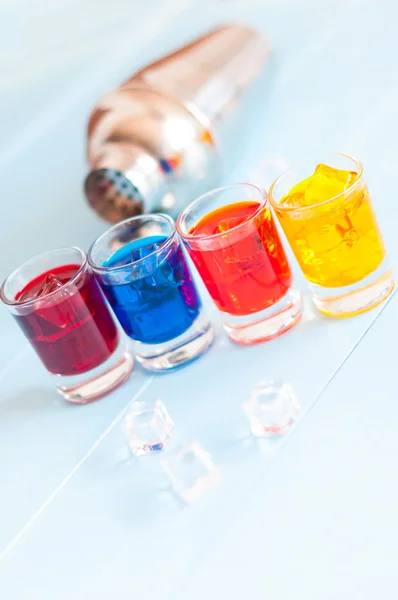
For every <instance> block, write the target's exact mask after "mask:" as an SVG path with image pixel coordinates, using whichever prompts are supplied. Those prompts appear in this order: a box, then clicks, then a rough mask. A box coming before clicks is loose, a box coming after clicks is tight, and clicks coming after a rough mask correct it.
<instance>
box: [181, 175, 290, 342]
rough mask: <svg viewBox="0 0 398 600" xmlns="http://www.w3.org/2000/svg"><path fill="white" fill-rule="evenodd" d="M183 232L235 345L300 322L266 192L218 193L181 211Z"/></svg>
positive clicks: (249, 188) (234, 188)
mask: <svg viewBox="0 0 398 600" xmlns="http://www.w3.org/2000/svg"><path fill="white" fill-rule="evenodd" d="M177 230H178V233H179V235H180V236H181V238H182V240H183V242H184V245H185V247H186V249H187V251H188V253H189V255H190V257H191V259H192V261H193V263H194V264H195V266H196V268H197V270H198V271H199V275H200V276H201V278H202V279H203V281H204V283H205V285H206V287H207V289H208V291H209V293H210V296H211V297H212V298H213V300H214V302H215V304H216V306H217V308H218V309H219V310H220V312H221V315H222V319H223V323H224V327H225V329H226V332H227V334H228V335H229V337H230V338H231V339H232V340H233V341H235V342H237V343H238V344H254V343H257V342H262V341H265V340H269V339H272V338H274V337H276V336H278V335H281V334H282V333H284V332H285V331H287V330H288V329H290V328H291V327H293V325H294V324H295V323H296V322H297V321H298V319H299V318H300V316H301V312H302V301H301V295H300V292H299V291H298V290H297V289H296V288H295V287H294V285H293V274H292V271H291V268H290V265H289V262H288V259H287V257H286V254H285V251H284V248H283V246H282V242H281V240H280V237H279V233H278V230H277V228H276V226H275V222H274V220H273V217H272V214H271V211H270V207H269V203H268V198H267V195H266V193H265V191H264V190H262V189H260V188H258V187H256V186H254V185H251V184H235V185H230V186H226V187H223V188H219V189H216V190H212V191H210V192H208V193H207V194H204V195H203V196H200V197H199V198H198V199H197V200H195V201H194V202H192V203H191V204H190V205H189V206H188V207H187V208H186V209H185V210H184V211H183V212H182V213H181V215H180V217H179V219H178V222H177Z"/></svg>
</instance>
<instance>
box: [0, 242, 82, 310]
mask: <svg viewBox="0 0 398 600" xmlns="http://www.w3.org/2000/svg"><path fill="white" fill-rule="evenodd" d="M68 250H76V251H77V252H78V253H79V254H80V257H81V259H82V262H81V265H80V267H79V269H78V270H77V271H76V273H75V274H74V275H73V277H72V278H71V279H68V281H65V283H63V284H62V285H61V287H60V288H58V289H56V290H53V291H52V292H49V293H48V294H45V295H44V296H40V297H39V298H30V299H28V300H23V301H22V302H21V301H19V300H15V299H13V300H11V299H10V298H9V297H8V296H7V295H6V293H5V288H6V285H7V283H8V282H9V280H10V279H11V278H12V277H13V276H14V275H16V274H17V273H18V271H20V270H21V269H23V268H24V267H27V266H28V265H30V264H32V263H34V262H35V261H37V260H40V259H43V258H45V257H47V256H51V255H52V254H55V253H57V252H65V251H68ZM87 265H88V261H87V254H86V253H85V252H84V250H82V249H81V248H79V247H78V246H70V247H69V248H68V247H65V248H56V249H54V250H47V252H42V253H41V254H37V255H36V256H33V257H32V258H30V259H29V260H26V261H25V262H24V263H22V264H21V265H19V267H17V268H16V269H14V270H13V271H11V273H10V274H9V275H8V276H7V277H6V278H5V279H4V281H3V283H2V285H1V288H0V299H1V301H2V302H3V303H4V304H6V305H7V306H32V305H33V304H37V303H39V302H41V301H42V300H47V299H48V298H54V297H55V296H56V295H57V294H59V293H60V292H62V291H63V290H65V288H67V287H69V286H71V285H72V284H74V283H75V281H76V279H77V278H78V277H79V276H80V275H81V273H82V272H83V271H84V270H85V269H86V268H87ZM39 276H40V275H38V277H39ZM30 281H31V280H30ZM28 283H29V282H28Z"/></svg>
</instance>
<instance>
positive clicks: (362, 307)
mask: <svg viewBox="0 0 398 600" xmlns="http://www.w3.org/2000/svg"><path fill="white" fill-rule="evenodd" d="M269 199H270V202H271V205H272V207H273V209H274V211H275V213H276V215H277V217H278V219H279V222H280V224H281V226H282V228H283V230H284V232H285V235H286V237H287V239H288V241H289V243H290V245H291V247H292V249H293V252H294V254H295V256H296V258H297V260H298V263H299V265H300V267H301V269H302V271H303V273H304V275H305V277H306V278H307V280H308V283H309V287H310V290H311V293H312V298H313V301H314V303H315V306H316V307H317V308H318V309H319V310H320V311H321V312H323V313H325V314H327V315H330V316H334V317H349V316H351V315H355V314H359V313H361V312H364V311H366V310H369V309H371V308H373V307H374V306H376V305H377V304H380V302H382V301H383V300H384V299H385V298H387V296H389V295H390V293H391V292H392V290H393V288H394V279H393V274H392V270H391V267H390V265H389V262H388V258H387V255H386V250H385V247H384V243H383V239H382V237H381V233H380V229H379V226H378V224H377V221H376V217H375V213H374V210H373V206H372V201H371V198H370V196H369V192H368V189H367V187H366V184H365V182H364V179H363V168H362V165H361V163H359V162H358V161H357V160H355V159H354V158H351V157H350V156H347V155H344V154H336V155H334V156H332V157H330V158H329V159H327V160H326V161H322V162H320V163H318V164H315V165H314V166H313V167H312V168H310V169H307V170H304V169H303V170H300V169H298V170H296V169H290V170H289V171H287V172H286V173H285V174H283V175H281V176H280V177H279V178H278V179H277V180H276V181H275V182H274V183H273V184H272V186H271V189H270V194H269Z"/></svg>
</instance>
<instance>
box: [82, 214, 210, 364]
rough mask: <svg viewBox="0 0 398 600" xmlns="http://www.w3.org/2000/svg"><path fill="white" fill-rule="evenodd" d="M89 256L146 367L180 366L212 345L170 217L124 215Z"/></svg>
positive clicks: (108, 297)
mask: <svg viewBox="0 0 398 600" xmlns="http://www.w3.org/2000/svg"><path fill="white" fill-rule="evenodd" d="M88 257H89V263H90V265H91V267H92V269H93V271H94V273H95V276H96V277H97V280H98V282H99V284H100V286H101V288H102V290H103V292H104V294H105V296H106V298H107V300H108V302H109V304H110V306H111V307H112V309H113V311H114V313H115V315H116V317H117V319H118V320H119V322H120V324H121V326H122V328H123V329H124V331H125V332H126V333H127V335H128V336H129V337H130V338H131V339H132V340H134V351H135V355H136V357H137V360H138V361H139V362H140V363H141V365H142V366H143V367H144V368H145V369H148V370H150V371H164V370H169V369H173V368H176V367H180V366H182V365H185V364H187V363H189V362H191V361H192V360H195V359H196V358H198V357H199V356H201V355H202V354H203V353H204V352H205V351H206V350H207V349H208V348H209V347H210V345H211V343H212V341H213V336H214V333H213V329H212V326H211V324H210V322H209V321H208V319H207V317H206V315H205V314H204V312H203V307H202V302H201V299H200V297H199V294H198V291H197V289H196V286H195V283H194V281H193V278H192V275H191V272H190V270H189V268H188V265H187V262H186V259H185V256H184V254H183V251H182V248H181V245H180V242H179V239H178V236H177V233H176V227H175V223H174V221H173V220H172V219H171V218H170V217H168V216H166V215H140V216H138V217H132V218H130V219H127V220H125V221H122V222H121V223H118V224H117V225H115V226H114V227H112V228H111V229H109V230H108V231H106V232H105V233H104V234H103V235H102V236H100V237H99V238H98V239H97V240H96V241H95V242H94V244H93V245H92V246H91V248H90V250H89V253H88Z"/></svg>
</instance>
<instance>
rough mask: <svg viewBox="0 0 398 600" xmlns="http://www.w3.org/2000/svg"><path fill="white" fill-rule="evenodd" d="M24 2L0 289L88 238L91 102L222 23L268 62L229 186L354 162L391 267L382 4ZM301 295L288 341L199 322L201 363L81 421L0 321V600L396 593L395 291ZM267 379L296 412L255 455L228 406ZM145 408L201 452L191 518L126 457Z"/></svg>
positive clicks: (11, 21) (394, 153)
mask: <svg viewBox="0 0 398 600" xmlns="http://www.w3.org/2000/svg"><path fill="white" fill-rule="evenodd" d="M6 4H7V3H6ZM32 4H33V3H32ZM39 4H40V5H42V6H41V8H40V9H39V7H38V6H37V7H36V8H35V9H33V8H32V7H31V6H30V4H29V6H28V5H27V3H26V2H23V1H21V0H17V1H16V2H14V3H11V2H10V3H9V5H8V6H5V8H4V11H5V12H4V14H5V18H4V19H2V25H1V28H0V34H1V35H2V40H3V41H2V45H1V46H0V50H2V51H3V50H7V52H8V56H3V54H4V52H2V54H1V56H0V67H2V71H3V73H4V75H3V73H2V88H1V94H0V111H1V113H0V114H1V115H2V116H1V127H0V178H1V182H2V202H1V205H2V218H1V222H0V228H1V250H2V253H1V260H0V277H1V278H3V277H4V276H5V275H6V274H7V273H8V272H9V270H10V269H12V268H14V267H15V266H17V265H18V264H19V263H20V262H21V261H23V260H25V259H27V258H29V257H30V256H31V255H33V254H35V253H38V252H40V251H43V250H45V249H47V248H53V247H58V246H62V245H69V244H74V245H81V246H82V247H83V248H87V246H88V245H89V243H90V242H91V241H92V240H93V238H94V237H95V236H96V235H97V234H98V233H100V232H102V231H103V230H104V229H105V227H106V225H105V224H104V223H103V222H101V221H100V220H99V219H97V218H96V217H95V216H94V214H93V213H92V212H91V211H90V210H89V208H88V207H87V206H86V204H85V202H84V200H83V197H82V192H81V182H82V179H83V176H84V173H85V170H86V164H85V156H84V131H85V129H84V128H85V123H86V119H87V115H88V112H89V109H90V107H91V106H92V105H93V103H94V101H95V99H96V98H97V97H98V96H99V95H100V94H101V93H103V92H104V91H106V90H107V89H109V88H110V87H112V86H113V85H115V84H117V83H118V82H119V81H121V80H122V79H123V78H125V77H126V76H127V75H129V74H130V73H131V72H133V71H134V70H135V69H136V68H138V67H139V66H141V65H143V64H145V63H146V62H147V61H148V60H150V59H152V58H155V57H156V56H158V55H159V54H161V53H163V52H165V51H167V50H170V49H171V48H173V47H175V46H176V45H178V44H179V43H180V42H184V41H186V40H188V39H190V38H192V37H193V36H194V35H196V34H199V33H201V32H202V31H204V30H206V29H208V28H209V27H210V26H211V25H214V24H217V23H220V22H225V21H228V20H231V21H235V20H241V21H245V22H247V23H249V24H252V25H256V26H257V27H258V28H260V29H261V30H263V31H264V32H265V33H268V35H269V36H270V38H271V39H272V42H273V46H274V51H275V54H274V65H273V71H274V73H273V77H272V82H271V83H270V84H269V86H268V88H267V89H265V90H264V97H263V98H259V106H258V112H257V113H256V114H253V117H252V123H251V125H252V127H251V128H250V132H249V133H248V139H249V142H250V143H249V145H248V146H245V147H243V146H242V154H241V157H240V159H241V160H240V163H239V165H237V167H236V169H235V170H234V171H233V172H230V173H228V174H227V177H226V179H227V180H228V181H235V180H241V179H251V180H255V181H259V182H260V183H261V182H263V183H264V182H265V180H266V179H267V169H268V168H269V165H270V164H272V163H273V162H274V161H275V159H276V158H278V157H279V158H283V159H285V160H286V161H287V162H294V161H295V160H298V159H300V158H302V157H306V156H317V155H318V156H320V155H323V154H324V153H325V151H345V152H348V153H351V154H353V155H355V156H357V157H359V158H360V159H361V160H362V161H363V163H364V166H365V173H366V179H367V181H368V183H369V186H370V189H371V193H372V196H373V199H374V204H375V207H376V211H377V214H378V217H379V221H380V225H381V228H382V230H383V233H384V237H385V240H386V244H387V247H388V250H389V254H390V257H391V260H392V263H393V265H395V266H396V265H397V264H398V237H397V235H396V230H397V219H398V193H397V189H398V187H397V171H398V29H397V23H398V4H396V3H395V2H393V1H392V0H391V1H388V0H379V1H378V2H376V1H374V0H368V1H367V0H362V1H360V0H344V1H343V0H334V1H332V0H321V1H319V0H318V1H316V0H301V1H300V2H295V1H294V0H278V1H277V0H247V1H246V2H245V1H244V0H235V1H233V0H231V1H228V0H225V1H224V2H215V1H211V0H207V1H202V2H200V3H199V2H195V1H194V0H169V1H168V2H161V1H160V0H159V1H158V0H150V1H147V2H145V3H144V2H141V1H139V0H135V1H133V0H130V1H128V0H114V2H113V3H110V2H109V1H108V0H107V1H106V2H105V1H104V0H86V1H81V2H77V1H74V0H65V1H63V2H61V1H60V0H59V1H57V2H55V1H54V2H53V3H51V5H50V3H44V2H41V3H39ZM204 6H205V7H206V9H207V10H206V11H205V10H204ZM16 15H20V16H18V17H16ZM6 54H7V53H6ZM3 67H4V68H3ZM236 143H237V144H239V140H236ZM396 270H397V269H396ZM296 271H297V269H296ZM298 281H299V284H300V285H301V286H302V288H303V291H305V284H304V283H303V282H302V279H301V277H300V276H299V275H298ZM306 300H307V308H306V311H305V315H304V317H303V319H302V321H301V323H300V324H299V325H298V326H297V327H296V328H295V329H294V330H292V331H291V332H290V333H288V334H287V335H285V336H283V337H281V338H279V339H277V340H274V341H273V342H271V343H268V344H264V345H259V346H255V347H250V348H239V347H236V346H233V345H232V344H230V343H229V342H228V341H227V340H226V338H225V336H224V335H223V333H222V331H221V330H220V326H219V324H218V322H217V315H216V314H215V312H214V310H213V309H210V310H211V311H212V315H213V318H214V319H215V322H216V327H217V330H218V337H217V341H216V344H215V347H214V348H213V349H212V351H211V352H210V353H208V354H207V355H206V356H205V357H203V358H202V359H201V360H200V361H198V362H197V363H195V364H193V365H191V366H189V367H187V368H186V369H184V370H181V371H178V372H175V373H172V374H168V375H167V376H161V377H149V376H148V375H146V374H144V373H143V372H141V371H140V370H139V369H138V368H136V370H135V372H134V373H133V375H132V377H131V379H130V381H129V382H128V383H127V384H125V385H124V386H123V387H122V388H120V389H119V390H118V391H116V392H115V393H113V394H112V395H111V396H109V397H108V398H106V399H104V400H101V401H99V402H96V403H93V404H91V405H88V406H83V407H74V406H70V405H68V404H66V403H64V402H62V401H61V400H60V399H59V398H58V396H57V395H56V393H55V391H54V389H53V386H52V382H51V381H50V380H49V379H48V378H47V375H46V373H45V371H44V370H43V368H42V367H41V365H40V363H39V361H38V359H37V358H36V357H35V355H34V353H33V351H32V350H31V349H30V348H29V346H28V344H27V342H26V341H25V340H24V338H23V337H22V335H21V334H20V332H19V331H18V330H17V328H16V326H15V324H14V323H13V322H12V320H11V318H10V317H9V315H8V313H7V311H6V310H5V309H4V308H3V307H0V332H1V346H0V515H1V516H0V598H1V599H3V598H4V599H7V600H36V598H37V599H40V600H54V599H56V600H66V599H68V600H69V599H70V598H73V599H74V600H87V599H88V598H89V599H90V600H91V599H93V600H108V599H110V598H117V599H119V600H125V599H126V600H128V599H130V598H140V599H142V600H153V599H154V598H159V599H161V600H183V599H184V600H187V599H188V600H199V599H202V598H211V599H213V598H230V599H233V600H235V599H236V600H241V599H244V600H263V599H264V598H270V599H272V600H292V599H293V598H294V599H296V600H298V599H300V600H301V599H303V600H304V599H305V600H329V599H330V600H336V599H338V600H352V599H353V598H355V599H361V600H368V599H369V600H370V599H372V600H374V599H375V598H395V597H396V595H397V592H396V589H397V585H398V566H397V563H398V542H397V541H396V540H397V539H398V520H397V517H396V514H397V506H398V485H397V483H396V472H395V467H396V461H397V456H398V435H397V434H398V425H397V415H398V408H397V401H396V397H397V391H396V387H397V384H396V381H397V379H396V368H395V363H396V355H397V354H396V351H395V345H396V344H395V335H396V331H397V329H398V317H397V314H398V313H397V309H398V300H397V296H396V295H393V296H392V297H391V299H390V301H389V302H388V303H386V304H385V305H384V306H382V307H381V308H377V309H375V310H373V311H372V312H370V313H368V314H365V315H362V316H360V317H356V318H353V319H351V320H345V321H333V320H328V319H325V318H322V317H320V316H318V315H316V314H315V313H314V311H313V310H312V308H311V305H310V302H309V301H308V298H307V299H306ZM264 378H273V379H282V380H284V381H289V382H290V383H291V384H292V385H293V387H294V389H295V391H296V393H297V396H298V398H299V401H300V404H301V406H302V410H301V414H300V418H299V420H298V421H297V424H296V425H295V427H294V428H293V430H292V431H291V433H290V434H289V435H287V436H285V437H284V438H281V439H279V440H272V441H270V440H268V441H266V442H265V443H264V444H258V443H257V442H255V441H254V440H252V439H251V438H250V436H249V432H248V424H247V422H246V418H245V415H244V413H243V412H242V403H243V402H244V401H245V399H246V398H247V396H248V394H249V392H250V390H251V388H252V387H253V386H254V385H255V384H256V382H257V381H258V380H260V379H264ZM153 396H159V397H161V398H162V399H163V401H164V402H165V403H166V404H167V406H168V409H169V412H170V414H171V416H172V417H173V419H174V422H175V431H174V436H175V439H176V440H181V441H183V440H190V439H196V440H198V441H199V442H201V443H202V444H203V445H204V446H205V447H206V448H207V449H208V450H209V451H210V452H211V454H212V456H213V458H214V461H215V463H216V464H217V466H218V467H219V468H220V471H221V475H222V477H221V482H220V484H219V485H218V486H217V487H216V488H214V489H213V490H212V491H209V492H208V493H207V494H205V495H204V496H203V497H202V498H201V499H200V500H199V501H198V502H196V503H194V504H193V505H191V506H189V507H183V506H181V504H179V503H178V502H176V501H175V499H174V498H173V496H171V495H170V494H169V493H168V491H167V487H166V485H167V482H166V479H165V477H164V475H163V473H162V472H161V470H160V467H159V463H158V461H157V460H147V459H144V460H141V461H134V460H131V459H129V457H128V452H127V448H126V444H125V441H124V438H123V433H122V430H121V423H122V420H123V414H124V410H125V407H126V405H127V403H128V402H129V401H130V400H131V399H132V398H133V397H136V398H137V397H141V398H150V397H153Z"/></svg>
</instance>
